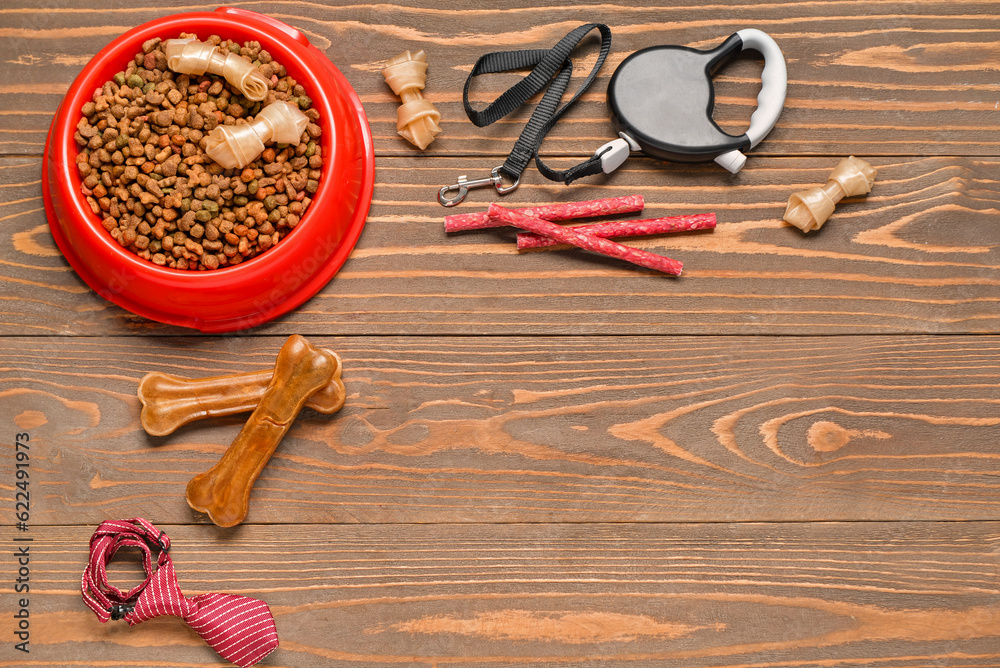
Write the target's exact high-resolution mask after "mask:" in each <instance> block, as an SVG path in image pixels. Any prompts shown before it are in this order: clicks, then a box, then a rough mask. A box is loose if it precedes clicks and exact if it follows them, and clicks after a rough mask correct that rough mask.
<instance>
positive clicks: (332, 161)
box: [43, 7, 374, 331]
mask: <svg viewBox="0 0 1000 668" xmlns="http://www.w3.org/2000/svg"><path fill="white" fill-rule="evenodd" d="M227 28H228V29H234V28H235V29H238V30H239V31H240V32H245V33H246V32H248V33H252V35H253V36H252V37H251V38H250V39H256V40H258V41H260V42H262V45H263V46H264V48H266V49H267V50H268V51H269V52H271V53H272V55H273V56H274V58H275V60H278V61H279V62H281V63H282V64H283V65H285V66H286V69H289V73H290V74H291V75H292V76H293V77H294V78H295V79H296V81H297V82H300V83H302V84H303V85H304V86H305V87H306V89H307V94H309V95H310V97H312V98H313V101H314V108H318V110H319V111H320V118H319V119H318V120H317V121H316V122H317V124H319V125H320V127H321V128H322V129H323V132H322V134H321V135H320V137H319V138H318V140H320V145H321V146H322V147H323V153H324V158H325V160H324V164H323V167H322V175H321V178H320V183H319V188H318V189H317V192H316V193H314V195H313V196H312V197H311V199H312V204H311V205H310V207H309V209H308V210H307V211H306V212H305V213H304V214H303V215H302V217H301V219H300V221H299V223H298V224H296V226H295V228H294V229H292V230H291V231H290V232H289V233H288V234H287V235H286V236H285V237H284V238H283V239H282V241H281V243H278V244H276V245H275V246H274V247H272V248H270V249H268V250H267V251H265V252H263V253H261V254H259V255H258V256H256V257H254V258H251V259H249V260H245V261H243V262H241V263H240V264H238V265H235V266H227V267H220V268H218V269H214V270H206V271H200V270H184V269H175V268H171V267H166V266H162V267H161V266H158V265H155V264H153V263H152V262H150V261H148V260H144V259H142V258H140V257H139V256H137V255H135V254H134V253H132V252H131V251H128V250H127V249H125V248H123V247H122V246H121V245H120V244H118V242H117V241H115V240H114V239H113V238H112V237H111V235H110V234H109V233H108V231H107V230H106V229H105V228H104V226H103V225H102V220H103V216H101V215H99V214H94V213H93V211H92V210H91V208H90V205H89V204H88V203H87V201H86V198H85V196H84V195H83V194H82V193H81V192H80V186H81V185H82V181H83V179H82V177H81V176H80V174H79V170H78V169H77V168H76V157H77V155H78V154H79V152H80V151H81V147H80V146H79V145H78V144H77V143H76V141H75V140H74V139H73V132H75V129H76V126H77V124H78V122H79V120H80V119H81V118H82V114H81V113H80V112H79V107H80V106H82V104H83V103H84V102H85V101H87V100H89V99H90V98H91V95H92V94H93V91H94V90H95V89H96V88H99V87H100V86H102V85H103V84H104V82H105V81H106V80H108V79H110V77H108V78H107V79H106V78H104V76H103V75H102V74H101V72H102V71H105V70H107V69H108V66H107V61H108V60H112V61H113V62H115V63H120V64H121V69H124V68H125V66H127V64H128V62H129V59H130V58H131V57H134V55H135V53H136V52H137V51H136V50H135V45H136V44H137V43H138V44H141V42H143V41H145V40H146V39H149V38H152V37H164V36H165V35H169V36H166V37H165V38H166V39H170V38H172V36H173V34H172V33H173V32H176V33H178V34H179V33H180V32H197V33H199V36H201V37H203V38H204V37H207V35H208V34H220V35H221V36H226V35H225V32H226V29H227ZM203 33H205V34H203ZM290 38H291V39H290ZM241 41H242V40H241ZM317 67H321V68H322V71H320V72H317V71H315V70H316V68H317ZM111 69H114V68H111ZM293 71H297V73H293ZM296 74H298V76H297V75H296ZM326 77H332V78H333V80H334V83H335V84H336V89H337V90H335V91H328V90H326V89H325V88H324V86H323V85H322V83H321V81H320V79H321V78H326ZM334 95H339V96H340V102H341V104H343V105H344V106H346V107H347V109H348V110H349V112H350V113H351V115H352V116H353V118H352V119H351V120H352V121H354V122H356V123H357V125H358V128H357V129H359V130H360V135H361V136H360V138H359V139H360V142H359V144H360V145H361V158H362V159H363V161H364V164H363V165H362V166H361V170H360V173H359V175H358V176H359V177H360V179H359V180H360V187H359V188H358V199H357V201H356V202H355V203H354V209H353V213H352V216H351V220H350V221H349V222H348V223H347V225H346V226H345V227H344V228H343V232H342V233H341V234H339V236H337V241H335V242H333V243H334V244H335V247H334V248H332V249H331V248H321V249H320V251H322V252H321V253H320V255H321V256H322V257H318V258H317V263H318V265H319V266H318V267H317V268H316V270H315V272H314V274H313V275H312V276H308V277H299V278H300V280H299V282H300V284H301V285H300V286H299V287H298V289H293V290H292V293H291V294H290V295H288V296H284V297H282V298H281V300H280V302H279V303H271V304H269V305H267V306H265V307H264V308H263V309H256V310H255V312H254V313H252V314H247V315H245V316H242V317H239V318H235V320H238V321H240V320H242V321H243V322H235V323H233V322H228V323H227V321H232V320H234V318H232V317H229V318H226V319H225V320H220V321H217V322H213V321H211V320H210V319H205V318H203V317H198V316H192V315H190V314H183V313H176V312H172V311H170V310H169V309H166V310H163V311H158V310H156V309H152V308H149V307H148V306H146V305H143V304H141V303H138V302H137V301H136V300H134V299H130V298H128V297H127V296H125V295H124V294H123V293H122V291H120V290H115V289H114V288H113V287H111V286H108V285H106V284H104V282H103V281H101V280H99V279H98V277H97V276H94V275H93V274H94V273H96V272H93V271H89V270H90V269H91V268H90V267H88V266H87V262H86V261H85V259H84V258H83V257H81V256H80V255H79V254H78V253H77V252H76V251H75V249H73V248H72V247H71V246H70V244H69V242H68V239H66V238H65V237H64V233H63V230H62V229H61V227H62V226H64V225H65V226H69V225H72V226H76V227H78V228H79V227H81V226H80V223H81V222H82V232H83V233H84V235H85V236H87V237H88V238H89V239H92V240H93V241H95V242H96V243H99V244H101V246H102V247H103V251H104V253H106V254H108V255H110V256H112V258H113V262H115V263H118V264H119V266H117V267H115V268H116V269H118V270H126V271H131V272H132V273H134V274H137V275H144V274H145V275H149V276H156V277H158V279H159V280H161V281H168V282H171V283H175V284H176V286H177V287H178V288H179V289H185V288H186V289H198V288H206V287H211V286H210V285H209V283H210V282H212V281H217V282H225V283H226V284H230V283H232V282H234V281H235V282H240V281H243V280H245V279H248V278H253V277H252V276H250V275H251V274H259V273H260V272H261V267H262V266H263V267H267V266H270V265H276V264H282V263H284V264H295V263H296V262H295V259H296V258H295V257H293V256H294V255H295V254H296V253H301V252H302V250H303V248H304V244H306V243H307V240H306V239H305V237H307V236H312V234H311V233H314V232H318V231H321V228H323V219H324V215H323V213H324V211H323V208H324V207H323V204H324V203H325V202H326V201H328V200H331V199H332V198H333V197H335V196H336V193H334V192H333V190H334V188H335V174H334V170H335V168H336V166H337V156H336V146H337V136H336V127H335V119H334V118H333V104H332V102H333V99H332V96H334ZM45 143H46V147H45V152H44V154H43V172H44V173H45V174H46V175H47V176H51V175H56V176H57V177H58V178H59V179H63V180H65V181H67V182H68V187H67V188H59V190H60V193H63V194H64V193H66V192H67V191H68V192H69V194H70V196H71V197H70V201H68V202H66V201H63V202H61V204H63V206H64V207H65V209H66V213H65V216H66V217H68V218H69V219H70V221H69V222H68V223H67V222H66V221H64V220H63V219H61V218H59V217H58V216H57V215H56V211H55V207H54V205H53V201H52V192H51V188H50V186H51V184H50V180H51V179H50V178H43V191H44V203H45V209H46V212H47V214H48V218H49V224H50V228H51V229H52V233H53V237H54V238H55V240H56V243H57V245H58V246H59V248H60V250H61V251H62V252H63V255H64V256H65V257H66V259H67V260H68V261H69V262H70V265H71V266H72V267H73V269H74V270H76V272H77V273H78V274H79V275H80V276H81V278H83V279H84V281H85V282H87V283H88V284H89V285H90V286H91V287H92V288H94V289H95V291H97V292H98V293H99V294H101V296H103V297H105V298H107V299H109V301H112V302H114V303H116V304H118V305H119V306H122V307H123V308H126V309H128V310H130V311H132V312H134V313H137V314H139V315H142V316H145V317H148V318H151V319H153V320H157V321H160V322H166V323H168V324H176V325H182V326H187V327H195V328H197V329H201V330H202V331H232V330H233V329H242V328H245V327H252V326H256V325H259V324H263V323H264V322H267V321H268V320H271V319H273V318H275V317H278V316H280V315H283V314H284V313H287V312H288V311H290V310H292V309H294V308H296V307H297V306H299V305H301V304H302V303H303V302H305V301H306V300H308V299H309V298H311V297H312V296H313V295H315V294H316V292H318V291H319V290H320V289H322V287H323V286H324V285H325V284H326V283H328V282H329V280H330V279H331V278H332V277H333V276H334V275H335V274H336V273H337V271H338V270H339V269H340V267H341V266H342V265H343V263H344V261H346V259H347V256H348V255H349V254H350V252H351V250H353V248H354V245H355V244H356V243H357V240H358V238H359V237H360V234H361V230H362V228H363V227H364V224H365V221H366V218H367V214H368V211H369V209H370V206H371V194H372V191H373V187H374V148H373V142H372V137H371V129H370V127H369V125H368V121H367V116H366V115H365V112H364V109H363V107H362V105H361V102H360V99H359V98H358V95H357V93H356V92H355V91H354V89H353V88H352V87H351V86H350V84H349V83H348V82H347V80H346V78H345V77H344V76H343V74H342V73H341V72H340V71H339V70H338V69H337V68H336V67H335V66H334V65H333V64H332V63H331V62H330V61H329V60H328V59H327V58H326V56H325V55H324V54H323V53H322V52H320V51H319V50H318V49H317V48H316V47H315V46H313V45H311V44H310V43H309V42H308V40H307V39H306V38H305V36H304V35H302V33H300V32H299V31H297V30H295V29H294V28H292V27H291V26H288V25H286V24H284V23H282V22H280V21H277V20H276V19H273V18H271V17H268V16H265V15H262V14H257V13H255V12H251V11H247V10H243V9H235V8H228V7H220V8H218V9H216V10H215V11H207V12H206V11H203V12H186V13H177V14H170V15H166V16H163V17H160V18H157V19H153V20H151V21H148V22H146V23H143V24H141V25H139V26H136V27H135V28H133V29H131V30H129V31H127V32H125V33H123V34H122V35H119V36H118V37H116V38H115V39H113V40H112V41H111V42H110V43H108V44H107V45H106V46H105V47H104V48H102V49H101V50H100V51H99V52H98V53H97V54H96V55H95V56H94V57H93V58H92V59H91V60H90V61H89V62H88V63H87V65H86V66H84V68H83V69H82V70H81V71H80V73H79V74H78V75H77V77H76V79H75V80H74V81H73V83H72V85H71V86H70V88H69V90H68V91H67V93H66V95H65V96H64V98H63V100H62V102H61V103H60V106H59V109H58V110H57V112H56V114H55V115H54V117H53V121H52V126H51V128H50V130H49V133H48V136H47V137H46V142H45ZM300 230H301V231H300ZM292 240H295V241H296V243H289V242H290V241H292ZM313 255H315V253H314V254H313ZM102 268H103V269H106V268H104V267H102ZM95 283H97V285H95ZM305 293H308V294H305ZM272 301H273V300H272ZM233 325H235V326H233Z"/></svg>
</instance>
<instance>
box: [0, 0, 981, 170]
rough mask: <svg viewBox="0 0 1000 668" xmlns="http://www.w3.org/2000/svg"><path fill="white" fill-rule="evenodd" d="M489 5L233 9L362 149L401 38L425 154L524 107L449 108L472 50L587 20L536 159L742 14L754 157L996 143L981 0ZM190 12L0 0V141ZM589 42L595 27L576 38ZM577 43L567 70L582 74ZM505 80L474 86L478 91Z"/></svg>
mask: <svg viewBox="0 0 1000 668" xmlns="http://www.w3.org/2000/svg"><path fill="white" fill-rule="evenodd" d="M536 4H537V3H535V2H532V1H530V0H519V1H517V2H514V1H512V2H505V3H503V5H502V6H496V5H490V6H489V7H488V8H487V7H484V6H483V5H482V3H477V2H470V1H468V0H464V1H461V2H457V1H456V2H449V3H447V4H445V5H442V4H441V3H435V2H419V3H411V2H407V3H401V4H377V5H369V4H364V3H353V2H346V1H345V0H341V1H339V2H331V3H322V4H318V3H283V4H274V5H268V4H267V3H265V4H263V5H261V4H250V5H247V7H248V8H250V9H254V10H260V11H263V12H265V13H270V14H271V15H272V16H274V17H276V18H278V19H280V20H283V21H285V22H286V23H288V24H290V25H293V26H295V27H297V28H299V29H301V30H302V31H304V32H305V34H306V35H307V36H308V38H309V39H310V40H311V41H312V43H313V44H315V45H316V46H317V47H318V48H320V49H321V50H322V51H324V52H325V53H326V55H327V56H328V57H329V58H330V59H331V60H332V61H333V62H334V63H335V64H336V65H337V66H338V67H339V68H340V69H341V70H342V71H343V72H344V73H345V75H346V76H347V78H348V80H349V81H350V82H351V84H352V86H353V87H354V88H355V89H356V90H357V91H358V93H359V95H360V96H361V99H362V101H363V103H364V105H365V109H366V111H367V113H368V115H369V117H370V119H371V123H372V128H373V131H374V134H375V142H376V147H377V150H378V153H379V155H400V156H410V155H413V149H412V148H411V147H410V146H409V145H408V144H406V143H405V142H404V141H403V140H402V139H400V138H399V137H398V136H397V135H396V130H395V123H396V108H397V106H398V101H397V100H396V99H395V98H394V97H393V95H392V94H391V91H389V89H388V88H387V87H386V85H385V83H384V82H383V80H382V77H381V76H379V74H378V70H379V69H380V67H381V65H380V64H381V63H382V62H383V61H384V59H385V58H387V57H388V56H391V55H393V54H395V53H397V52H399V51H402V50H403V49H426V50H427V52H428V54H429V57H430V63H431V65H430V67H431V69H430V73H429V82H428V88H427V91H426V92H427V96H428V97H429V98H430V99H431V100H432V101H434V102H435V103H436V104H437V105H438V107H439V108H440V109H441V111H442V113H443V115H444V132H443V133H442V134H441V136H440V137H439V138H438V140H437V141H436V142H435V144H434V145H433V148H432V149H431V150H430V151H429V152H428V153H427V155H428V156H455V155H469V154H475V155H493V156H497V155H502V154H503V153H504V152H506V151H507V150H509V147H510V146H511V145H512V144H513V140H514V138H515V137H516V135H517V133H518V132H519V127H520V124H522V123H523V122H524V121H525V120H526V118H527V116H526V115H525V114H523V113H521V114H518V115H516V116H514V117H512V118H511V119H510V120H509V121H505V122H502V123H500V124H498V125H496V126H493V127H491V128H485V129H479V128H476V127H475V126H473V125H472V123H471V122H469V120H468V119H467V118H466V116H465V112H464V110H463V108H462V99H461V90H462V87H463V84H464V80H465V78H466V76H467V75H468V72H469V70H470V69H471V67H472V65H473V63H475V61H476V59H477V58H478V57H479V56H481V55H483V54H484V53H486V52H489V51H494V50H497V49H519V48H548V47H551V46H552V45H553V44H555V43H556V42H557V41H558V40H559V38H560V37H562V36H563V35H564V34H565V33H567V32H568V31H569V30H570V29H572V28H573V27H575V26H577V25H579V24H581V23H583V22H587V21H603V22H606V23H608V24H610V25H611V27H612V29H613V31H614V46H613V52H612V55H611V57H610V58H609V59H608V62H607V63H606V65H605V67H604V69H603V70H602V74H601V76H600V78H599V79H598V80H597V81H596V82H595V84H594V87H593V88H592V89H591V91H590V92H588V93H587V95H586V97H585V98H584V99H582V100H581V103H580V104H579V105H578V107H579V108H578V109H576V110H574V112H573V114H571V116H570V118H569V119H568V120H567V121H565V122H563V123H561V124H560V125H559V126H558V127H557V128H556V129H555V130H554V132H553V133H552V136H551V139H550V140H549V141H548V142H547V143H546V146H545V151H546V154H549V155H560V154H562V155H586V154H589V153H591V152H593V150H594V149H595V148H596V147H597V146H600V145H601V144H603V143H604V142H605V141H607V140H608V139H609V138H611V137H612V136H613V133H612V131H611V126H610V124H609V122H608V115H609V114H608V110H607V105H606V103H605V91H606V89H607V82H608V79H609V78H610V76H611V74H612V72H613V71H614V68H615V67H616V66H617V65H618V63H619V62H621V60H622V59H624V58H625V57H626V56H627V55H628V54H629V53H631V52H633V51H635V50H638V49H640V48H644V47H647V46H655V45H658V44H670V43H673V44H684V45H688V46H693V47H697V48H707V47H710V46H714V45H716V44H718V43H720V42H721V41H722V40H723V39H724V38H725V37H726V36H728V35H729V34H731V33H732V32H735V31H736V30H739V29H741V28H746V27H756V28H760V29H762V30H764V31H766V32H768V33H770V34H771V35H772V36H773V37H774V38H775V40H777V42H778V43H779V44H780V46H781V47H782V49H783V50H784V53H785V56H786V59H787V60H788V66H789V67H788V71H789V82H790V83H789V94H788V100H787V102H786V105H785V111H784V113H783V115H782V117H781V121H780V123H779V124H778V127H777V128H776V129H775V130H774V132H772V133H771V135H770V136H769V137H768V139H767V140H766V141H765V142H763V144H761V146H760V147H758V149H757V151H756V153H757V154H762V155H816V154H822V153H827V154H833V155H840V154H845V155H846V154H848V153H855V154H857V153H861V154H866V155H883V156H899V155H977V156H984V155H997V152H998V146H1000V142H998V140H996V136H997V135H996V131H997V127H998V126H997V122H996V118H995V110H996V101H997V93H998V91H1000V85H998V84H997V82H996V81H995V76H994V71H995V68H994V65H995V62H996V59H997V56H998V51H1000V42H997V39H996V35H997V32H998V30H1000V12H998V11H997V7H998V5H997V2H995V1H990V0H972V1H963V2H956V1H954V0H936V1H926V2H902V1H888V2H866V3H857V2H844V1H840V2H824V3H813V2H798V1H786V0H771V1H768V2H759V3H755V4H754V10H753V13H752V15H749V14H747V13H746V11H745V9H744V7H743V3H742V2H741V1H740V0H719V1H718V2H713V3H710V4H704V5H700V4H696V3H686V4H682V5H680V6H670V5H669V4H667V3H656V2H634V3H633V2H630V3H627V4H617V5H616V4H610V5H609V4H600V5H593V6H588V5H590V3H586V2H585V3H570V4H565V3H563V4H556V5H552V6H536ZM192 9H195V7H194V6H193V5H192V4H191V3H189V2H184V1H183V0H168V1H165V2H157V3H149V4H133V5H132V6H129V7H117V8H116V9H115V11H114V12H113V13H109V12H107V11H105V10H104V8H95V7H93V5H92V3H88V2H85V1H84V0H71V1H69V2H64V3H60V4H59V7H57V8H46V11H44V12H40V11H39V8H38V6H37V4H35V3H28V2H24V1H23V0H21V1H14V2H7V3H5V4H4V8H3V9H0V17H2V18H0V25H2V28H0V37H2V38H3V39H0V62H3V63H4V68H3V70H2V71H0V91H2V92H3V93H4V100H5V103H6V104H7V105H9V106H8V107H7V108H6V110H5V112H4V113H3V114H0V154H23V155H39V154H41V152H42V146H43V144H44V140H45V135H46V133H47V131H48V125H49V122H50V119H51V116H52V114H53V113H54V112H55V110H56V107H57V105H58V104H59V102H60V100H61V98H62V95H63V94H64V93H65V91H66V90H67V89H68V87H69V85H70V83H71V82H72V81H73V79H74V78H75V77H76V75H77V74H78V73H79V72H80V70H81V69H82V68H83V67H84V65H85V64H86V63H87V62H88V61H89V60H90V58H91V57H92V56H93V55H94V54H96V53H97V52H98V51H99V50H100V49H101V48H102V47H103V46H104V45H106V44H107V43H108V42H110V41H111V40H112V39H114V38H115V37H117V36H118V35H120V34H121V33H123V32H125V31H127V30H128V29H130V28H132V27H134V26H136V25H138V24H140V23H144V22H146V21H149V20H152V19H154V18H157V17H160V16H164V15H167V14H171V13H174V12H178V11H190V10H192ZM594 41H595V42H596V39H595V40H594ZM594 51H595V47H594V45H593V44H591V45H589V50H584V51H583V52H582V55H581V57H580V58H579V61H580V62H579V67H578V69H581V68H587V69H589V67H590V63H592V61H593V53H594ZM759 73H760V65H759V63H758V62H757V61H756V60H754V59H752V58H747V57H744V58H740V59H739V60H738V61H737V62H735V63H733V64H731V65H730V66H729V67H728V68H727V69H726V70H725V71H724V72H723V73H722V74H721V75H720V79H719V88H718V98H717V99H718V104H719V107H718V112H717V114H718V118H719V119H720V122H721V123H722V124H723V125H724V126H725V127H726V129H727V130H728V131H730V132H734V133H736V134H740V133H742V132H743V131H744V130H745V129H746V127H747V125H748V120H749V116H750V113H751V112H752V110H753V108H754V105H755V100H756V95H757V91H758V89H759V79H758V77H759ZM513 81H514V78H512V77H510V76H496V77H492V78H489V79H488V80H486V81H483V82H482V85H477V87H476V89H475V100H476V101H477V102H478V103H479V104H485V102H486V101H487V100H489V99H492V98H493V97H495V96H496V95H497V94H498V93H499V92H500V91H501V90H503V88H505V87H506V86H509V85H511V83H512V82H513Z"/></svg>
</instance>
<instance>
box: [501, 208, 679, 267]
mask: <svg viewBox="0 0 1000 668" xmlns="http://www.w3.org/2000/svg"><path fill="white" fill-rule="evenodd" d="M489 215H490V218H496V219H497V220H499V221H502V222H503V224H504V225H511V226H513V227H517V228H519V229H522V230H526V231H528V232H534V233H535V234H542V235H544V236H547V237H551V238H552V239H555V240H556V241H559V242H561V243H564V244H572V245H573V246H578V247H580V248H583V249H585V250H589V251H594V252H595V253H601V254H602V255H608V256H610V257H616V258H618V259H619V260H625V261H626V262H631V263H632V264H637V265H639V266H640V267H648V268H649V269H655V270H657V271H662V272H663V273H665V274H673V275H675V276H680V275H681V268H682V266H683V265H682V264H681V263H680V262H678V261H677V260H672V259H670V258H669V257H664V256H662V255H656V254H655V253H648V252H646V251H644V250H639V249H638V248H629V247H628V246H622V245H621V244H619V243H615V242H614V241H608V240H607V239H602V238H600V237H595V236H591V235H589V234H585V233H583V232H576V231H574V229H573V228H572V227H562V226H561V225H556V224H555V223H550V222H549V221H547V220H542V219H541V218H534V217H532V216H526V215H524V214H523V213H518V212H517V211H513V210H511V209H505V208H503V207H502V206H497V205H496V204H490V209H489Z"/></svg>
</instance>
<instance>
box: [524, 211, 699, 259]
mask: <svg viewBox="0 0 1000 668" xmlns="http://www.w3.org/2000/svg"><path fill="white" fill-rule="evenodd" d="M714 227H715V214H714V213H699V214H695V215H693V216H672V217H669V218H649V219H647V220H615V221H611V222H608V223H595V224H592V225H576V226H574V227H570V228H566V229H571V230H574V231H576V232H584V233H586V234H589V235H591V236H594V237H601V238H602V239H608V238H612V237H641V236H645V235H649V234H665V233H668V232H690V231H693V230H711V229H713V228H714ZM558 243H559V242H558V241H556V240H555V239H550V238H549V237H543V236H542V235H540V234H534V233H533V232H518V234H517V249H518V250H526V249H528V248H542V247H544V246H555V245H556V244H558Z"/></svg>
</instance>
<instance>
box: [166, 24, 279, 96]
mask: <svg viewBox="0 0 1000 668" xmlns="http://www.w3.org/2000/svg"><path fill="white" fill-rule="evenodd" d="M163 52H164V54H166V56H167V67H169V68H170V69H171V70H173V71H174V72H177V73H180V74H195V75H199V76H200V75H202V74H205V73H206V72H208V73H209V74H218V75H220V76H222V77H224V78H225V79H226V81H228V82H229V83H231V84H232V85H234V86H236V87H237V88H239V89H240V91H242V92H243V95H245V96H246V97H247V99H248V100H253V101H254V102H259V101H260V100H263V99H264V96H265V95H267V84H268V81H267V79H265V78H264V75H262V74H261V73H260V72H258V71H257V68H256V67H254V66H253V64H252V63H251V62H250V61H249V60H247V59H246V58H243V57H241V56H237V55H236V54H235V53H231V52H226V53H225V54H223V52H222V51H220V50H219V49H218V48H216V46H215V45H214V44H206V43H205V42H199V41H198V40H196V39H194V38H193V37H185V38H181V39H168V40H167V41H166V42H164V43H163Z"/></svg>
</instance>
